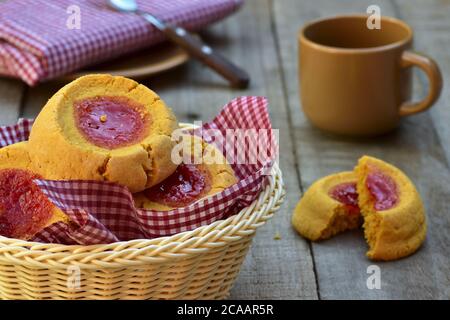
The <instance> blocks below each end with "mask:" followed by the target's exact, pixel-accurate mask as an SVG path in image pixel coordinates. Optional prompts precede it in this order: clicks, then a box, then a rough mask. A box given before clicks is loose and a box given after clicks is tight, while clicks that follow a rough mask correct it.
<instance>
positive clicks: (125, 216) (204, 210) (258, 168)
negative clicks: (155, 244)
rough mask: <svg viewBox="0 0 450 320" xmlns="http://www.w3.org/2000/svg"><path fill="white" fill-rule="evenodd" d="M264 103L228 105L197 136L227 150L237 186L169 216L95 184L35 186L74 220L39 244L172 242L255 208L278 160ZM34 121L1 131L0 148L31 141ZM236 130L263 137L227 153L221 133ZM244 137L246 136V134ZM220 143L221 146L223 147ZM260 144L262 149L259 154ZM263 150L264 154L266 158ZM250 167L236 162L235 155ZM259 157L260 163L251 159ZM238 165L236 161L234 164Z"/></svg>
mask: <svg viewBox="0 0 450 320" xmlns="http://www.w3.org/2000/svg"><path fill="white" fill-rule="evenodd" d="M267 105H268V101H267V99H266V98H264V97H240V98H237V99H234V100H233V101H231V102H230V103H228V104H227V105H226V106H225V107H224V108H223V110H222V111H221V112H220V113H219V115H218V116H217V117H216V118H215V119H214V120H213V121H211V122H209V123H206V124H204V125H203V126H202V127H201V128H199V129H195V130H193V131H192V134H195V135H197V136H201V137H202V138H203V139H204V140H205V141H207V142H209V143H212V144H214V145H215V146H216V147H217V148H220V149H221V150H223V152H224V155H225V157H226V158H227V159H228V161H229V162H233V163H234V164H232V168H233V170H234V172H235V174H236V176H237V177H238V183H237V184H235V185H233V186H231V187H229V188H228V189H226V190H224V191H222V192H221V193H218V194H215V195H213V196H211V197H209V198H206V199H202V200H200V201H198V202H196V203H193V204H191V205H190V206H188V207H185V208H179V209H175V210H172V211H167V212H158V211H152V210H141V209H136V208H135V207H134V204H133V199H132V195H131V194H130V192H129V191H128V189H127V188H125V187H121V186H119V185H116V184H114V183H108V182H96V181H50V180H35V182H36V183H37V184H38V185H39V186H40V188H41V190H42V191H43V192H44V193H45V194H46V195H47V196H48V197H49V198H50V200H51V201H52V202H53V203H54V204H55V205H57V206H58V207H59V208H61V209H62V210H63V211H64V212H65V213H66V214H68V215H69V217H70V219H71V221H72V223H71V224H70V225H66V224H63V223H56V224H54V225H52V226H50V227H48V228H46V229H45V230H43V231H42V232H40V233H39V234H38V235H37V236H36V237H35V239H34V240H35V241H39V242H52V243H62V244H84V245H88V244H100V243H111V242H116V241H124V240H131V239H142V238H156V237H162V236H170V235H173V234H176V233H179V232H184V231H189V230H193V229H195V228H197V227H200V226H203V225H207V224H210V223H213V222H214V221H217V220H220V219H224V218H227V217H229V216H231V215H233V214H235V213H237V212H238V211H239V210H240V209H242V208H244V207H246V206H248V205H250V204H251V203H252V202H253V200H255V199H256V198H257V196H258V195H259V193H260V192H261V190H262V188H263V187H264V186H265V182H266V178H267V174H268V172H270V168H271V167H272V164H273V162H274V159H275V157H276V156H277V154H278V149H277V148H278V147H277V143H276V137H275V134H274V130H272V127H271V123H270V119H269V114H268V111H267ZM31 126H32V120H20V121H19V123H18V124H16V125H14V126H8V127H0V146H2V147H3V146H6V145H9V144H11V143H16V142H20V141H24V140H26V139H27V138H28V134H29V132H30V128H31ZM236 129H237V130H238V131H239V130H242V129H252V130H257V131H258V132H260V136H261V137H262V138H261V137H260V138H259V139H258V141H252V140H251V137H250V138H248V139H247V138H246V139H245V141H246V144H245V146H243V145H239V146H237V147H234V148H231V147H228V146H227V145H228V143H226V142H224V141H231V140H232V139H217V133H218V132H220V133H221V134H222V136H223V137H229V135H230V133H235V132H237V131H236ZM241 132H242V131H241ZM219 140H220V141H219ZM255 143H257V144H258V148H254V146H255V145H256V144H255ZM262 148H264V150H263V151H264V152H261V150H262ZM237 149H238V150H239V151H240V155H241V156H244V157H245V159H247V160H246V161H242V159H244V158H242V159H241V160H239V161H237V158H236V154H237V153H236V150H237ZM257 152H258V153H259V154H260V155H259V157H257V158H256V159H257V161H254V159H255V158H252V154H253V155H254V154H255V153H257ZM233 159H234V161H231V160H233Z"/></svg>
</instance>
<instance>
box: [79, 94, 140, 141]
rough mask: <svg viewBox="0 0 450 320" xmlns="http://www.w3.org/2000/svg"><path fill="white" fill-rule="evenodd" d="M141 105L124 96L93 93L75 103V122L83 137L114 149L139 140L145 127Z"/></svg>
mask: <svg viewBox="0 0 450 320" xmlns="http://www.w3.org/2000/svg"><path fill="white" fill-rule="evenodd" d="M143 110H144V108H143V106H142V105H140V104H138V103H136V102H134V101H132V100H130V99H128V98H126V97H94V98H88V99H83V100H80V101H77V102H75V103H74V111H75V120H76V125H77V127H78V129H79V130H80V132H81V133H82V135H83V136H84V137H85V139H86V140H88V141H89V142H91V143H93V144H95V145H96V146H98V147H102V148H106V149H115V148H120V147H126V146H129V145H131V144H133V143H137V142H139V141H140V140H141V139H142V138H143V137H144V134H145V131H146V129H147V127H148V117H147V116H143Z"/></svg>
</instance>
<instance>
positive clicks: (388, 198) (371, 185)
mask: <svg viewBox="0 0 450 320" xmlns="http://www.w3.org/2000/svg"><path fill="white" fill-rule="evenodd" d="M366 186H367V189H368V190H369V192H370V194H371V195H372V197H373V198H374V199H375V204H374V208H375V210H378V211H383V210H388V209H390V208H392V207H394V206H395V205H396V204H397V202H398V193H397V185H396V183H395V181H394V179H392V178H391V177H389V176H387V175H385V174H383V173H381V172H379V171H374V172H371V173H369V174H368V175H367V179H366Z"/></svg>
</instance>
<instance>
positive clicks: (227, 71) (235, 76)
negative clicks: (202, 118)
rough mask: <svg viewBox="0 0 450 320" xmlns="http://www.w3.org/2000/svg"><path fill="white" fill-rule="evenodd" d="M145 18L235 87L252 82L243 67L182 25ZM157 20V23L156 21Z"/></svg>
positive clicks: (147, 16)
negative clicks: (177, 25) (176, 25)
mask: <svg viewBox="0 0 450 320" xmlns="http://www.w3.org/2000/svg"><path fill="white" fill-rule="evenodd" d="M143 16H144V18H146V19H147V20H149V22H151V23H152V24H154V25H155V26H156V27H157V28H158V29H160V30H161V31H162V32H163V33H164V34H165V35H166V36H167V37H168V38H169V39H170V40H172V41H173V42H175V43H176V44H178V45H179V46H180V47H182V48H183V49H185V50H186V51H187V52H188V53H189V54H190V55H191V56H193V57H194V58H197V59H198V60H200V61H201V62H203V63H204V64H205V65H207V66H209V67H210V68H211V69H213V70H215V71H216V72H217V73H219V74H220V75H222V76H223V77H224V78H225V79H227V80H228V81H229V82H230V83H231V85H232V86H233V87H236V88H241V89H245V88H247V87H248V85H249V83H250V77H249V75H248V74H247V72H245V71H244V70H243V69H242V68H240V67H238V66H236V65H235V64H234V63H233V62H231V61H230V60H228V59H227V58H225V57H224V56H222V55H221V54H219V53H218V52H216V51H214V50H213V49H212V48H211V47H210V46H208V45H206V44H205V43H203V42H202V41H201V40H200V39H198V38H197V37H195V36H193V35H192V34H191V33H189V32H188V31H186V30H185V29H183V28H181V27H173V26H170V25H168V24H165V23H163V22H161V21H159V20H158V19H156V18H155V17H153V16H151V15H150V14H144V15H143ZM155 20H156V23H155Z"/></svg>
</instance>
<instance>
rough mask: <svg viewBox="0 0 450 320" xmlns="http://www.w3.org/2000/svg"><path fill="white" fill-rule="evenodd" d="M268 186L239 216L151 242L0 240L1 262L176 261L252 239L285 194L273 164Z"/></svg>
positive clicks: (93, 264)
mask: <svg viewBox="0 0 450 320" xmlns="http://www.w3.org/2000/svg"><path fill="white" fill-rule="evenodd" d="M267 178H268V179H267V180H268V184H267V186H266V187H265V188H264V190H262V191H261V193H260V195H259V196H258V198H257V199H255V200H254V201H253V202H252V204H250V205H249V206H248V207H245V208H243V209H242V210H241V211H240V212H239V213H237V214H235V215H233V216H231V217H229V218H227V219H223V220H218V221H215V222H213V223H212V224H209V225H205V226H200V227H198V228H196V229H194V230H191V231H186V232H182V233H177V234H175V235H172V236H166V237H159V238H155V239H134V240H129V241H120V242H114V243H110V244H97V245H88V246H83V245H62V244H51V243H50V244H47V243H39V242H31V241H25V240H18V239H11V238H6V237H3V236H0V262H2V261H8V262H10V263H17V264H29V265H32V266H34V267H41V268H45V267H48V266H49V264H51V265H52V266H53V267H58V266H59V267H62V266H67V265H70V264H76V265H82V266H84V267H87V268H93V267H99V266H101V267H105V268H107V267H120V266H122V267H123V266H129V265H139V264H143V263H158V262H159V263H163V262H166V261H167V260H173V259H176V258H187V257H189V256H191V255H193V254H200V253H205V251H209V250H213V249H217V248H219V247H222V246H225V245H228V244H229V243H230V242H234V241H239V240H240V239H242V238H243V237H244V236H248V235H249V234H251V233H254V232H255V231H256V229H257V228H259V227H260V226H262V225H263V224H264V223H265V222H266V221H267V220H268V219H270V218H271V217H272V216H273V213H274V211H276V210H277V209H278V208H279V206H280V204H281V203H282V201H283V199H284V196H285V190H284V184H283V179H282V173H281V170H280V168H279V166H278V164H277V163H274V165H273V168H272V171H271V175H268V176H267Z"/></svg>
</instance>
